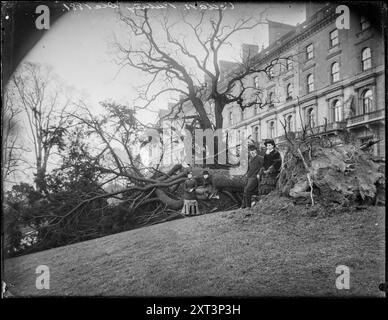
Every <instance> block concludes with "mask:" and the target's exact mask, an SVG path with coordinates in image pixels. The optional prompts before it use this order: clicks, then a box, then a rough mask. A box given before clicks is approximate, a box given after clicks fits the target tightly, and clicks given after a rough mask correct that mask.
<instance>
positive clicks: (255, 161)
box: [241, 146, 263, 209]
mask: <svg viewBox="0 0 388 320" xmlns="http://www.w3.org/2000/svg"><path fill="white" fill-rule="evenodd" d="M249 154H250V156H251V158H250V160H249V162H248V171H247V173H246V176H247V182H246V185H245V188H244V196H243V201H242V205H241V209H244V208H246V207H248V208H250V207H251V204H252V196H253V195H254V194H256V193H257V186H258V173H259V171H260V169H261V168H262V167H263V157H261V156H259V155H258V154H257V149H256V147H255V146H250V147H249Z"/></svg>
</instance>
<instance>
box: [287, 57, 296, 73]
mask: <svg viewBox="0 0 388 320" xmlns="http://www.w3.org/2000/svg"><path fill="white" fill-rule="evenodd" d="M293 67H294V66H293V63H292V59H291V58H288V59H287V65H286V68H287V71H289V70H292V68H293Z"/></svg>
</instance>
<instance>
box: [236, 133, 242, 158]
mask: <svg viewBox="0 0 388 320" xmlns="http://www.w3.org/2000/svg"><path fill="white" fill-rule="evenodd" d="M236 140H237V141H236V155H237V157H239V156H240V144H241V132H240V130H238V131H237V139H236Z"/></svg>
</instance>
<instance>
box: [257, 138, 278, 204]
mask: <svg viewBox="0 0 388 320" xmlns="http://www.w3.org/2000/svg"><path fill="white" fill-rule="evenodd" d="M264 145H265V147H266V148H267V150H266V151H265V154H264V163H263V167H262V168H261V170H260V172H259V174H260V184H259V196H262V195H266V194H268V193H270V192H271V191H273V190H275V187H276V181H277V178H278V174H279V172H280V167H281V166H282V158H281V156H280V153H279V152H278V151H277V150H276V145H275V142H274V141H273V140H272V139H267V140H265V142H264Z"/></svg>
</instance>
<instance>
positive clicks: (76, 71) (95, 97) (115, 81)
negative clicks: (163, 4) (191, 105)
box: [25, 2, 305, 123]
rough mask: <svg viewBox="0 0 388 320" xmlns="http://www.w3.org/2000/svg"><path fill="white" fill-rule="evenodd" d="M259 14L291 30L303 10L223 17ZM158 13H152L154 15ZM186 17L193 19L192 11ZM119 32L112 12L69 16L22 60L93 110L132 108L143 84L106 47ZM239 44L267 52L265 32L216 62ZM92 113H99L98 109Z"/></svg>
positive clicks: (231, 13)
mask: <svg viewBox="0 0 388 320" xmlns="http://www.w3.org/2000/svg"><path fill="white" fill-rule="evenodd" d="M188 3H189V2H188ZM173 4H175V5H178V4H176V3H173ZM129 5H130V4H129ZM124 6H125V4H124ZM264 8H268V11H267V13H268V16H267V17H268V19H270V20H274V21H278V22H283V23H288V24H292V25H296V24H297V23H298V22H299V23H301V22H303V21H304V19H305V8H304V5H303V4H300V3H296V4H295V3H291V2H290V3H279V4H275V3H271V4H264V3H263V4H254V3H249V4H244V3H236V4H235V7H234V9H233V10H231V9H228V10H226V14H227V17H228V19H230V21H233V20H236V19H239V18H242V17H248V16H252V17H254V18H255V17H259V14H260V12H262V11H263V9H264ZM160 10H164V9H160ZM160 10H157V12H158V14H159V12H161V11H160ZM170 10H171V11H173V10H177V9H170ZM155 12H156V10H155ZM185 12H188V13H189V14H191V15H196V14H198V11H196V10H194V9H193V10H187V11H185ZM122 27H123V26H122V25H120V24H119V23H118V19H117V12H116V10H115V9H110V8H105V9H88V8H87V7H86V6H84V9H83V10H77V11H71V12H68V13H67V14H65V15H64V16H63V17H61V18H60V19H59V20H58V21H57V22H56V23H55V24H54V25H53V26H51V29H50V30H49V31H48V32H47V33H46V34H45V36H44V37H43V38H42V39H41V40H40V41H39V42H38V43H37V45H36V46H35V47H34V48H33V49H32V50H31V51H30V53H29V54H28V55H27V56H26V58H25V60H28V61H33V62H40V63H47V64H50V65H52V66H53V67H54V71H55V72H56V73H57V74H58V75H59V77H61V78H62V79H63V80H64V81H65V82H66V83H68V84H69V85H71V86H74V87H75V88H77V89H78V90H80V91H83V92H84V93H85V94H87V95H88V97H89V99H90V101H91V103H92V105H93V106H95V107H96V106H97V105H98V102H99V101H102V100H105V99H113V100H115V101H117V102H120V103H125V104H128V105H132V101H133V100H134V99H135V98H136V96H137V92H136V89H135V88H134V87H135V86H136V85H139V84H141V82H144V81H145V78H144V77H143V75H142V74H141V73H140V72H139V71H137V70H133V69H129V68H127V69H123V70H122V71H121V72H120V73H118V74H117V72H118V66H117V64H115V63H114V62H113V60H114V58H115V55H114V54H113V52H112V48H111V47H110V45H109V43H110V42H111V41H112V39H113V34H118V35H120V34H121V35H123V34H125V32H124V33H123V29H122ZM242 43H251V44H258V45H259V46H260V48H261V46H262V45H263V44H264V46H267V44H268V34H267V29H266V26H262V25H261V26H258V27H257V28H255V29H254V30H252V31H249V32H244V33H241V32H240V33H239V34H238V37H235V38H233V39H232V44H233V48H232V49H228V50H224V51H223V52H221V53H220V59H223V60H233V59H237V60H239V57H240V52H241V44H242ZM168 102H169V101H167V99H162V100H159V101H158V103H157V105H155V106H154V107H153V110H154V111H156V110H157V109H159V108H166V106H167V103H168ZM95 110H96V111H97V112H99V109H98V108H96V109H95ZM138 116H139V118H140V119H141V120H142V121H145V122H146V123H147V122H153V120H154V119H155V116H156V113H155V112H146V111H144V112H141V113H140V114H138Z"/></svg>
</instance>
